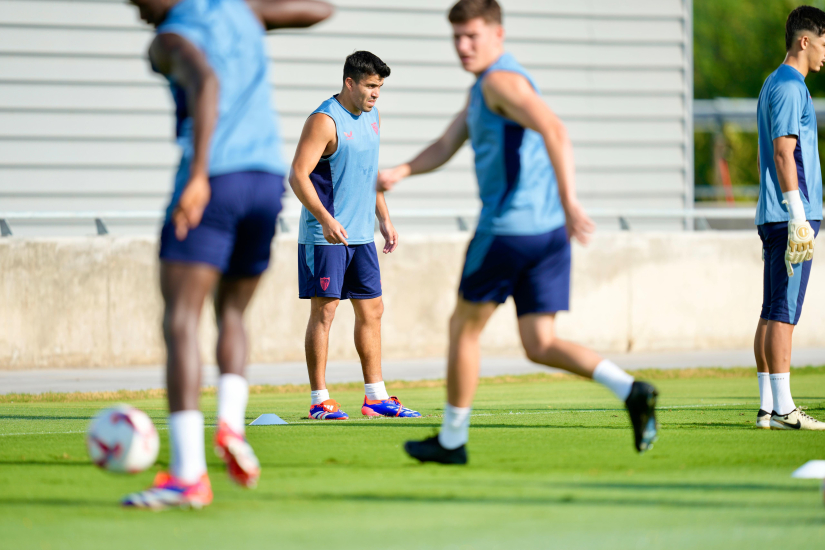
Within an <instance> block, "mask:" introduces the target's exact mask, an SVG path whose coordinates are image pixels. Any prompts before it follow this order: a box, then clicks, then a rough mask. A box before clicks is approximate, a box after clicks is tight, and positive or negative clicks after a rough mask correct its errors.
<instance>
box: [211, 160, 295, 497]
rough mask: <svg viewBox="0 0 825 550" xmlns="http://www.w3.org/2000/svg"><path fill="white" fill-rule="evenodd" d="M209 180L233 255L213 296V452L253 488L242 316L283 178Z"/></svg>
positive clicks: (268, 246)
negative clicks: (215, 391) (223, 215)
mask: <svg viewBox="0 0 825 550" xmlns="http://www.w3.org/2000/svg"><path fill="white" fill-rule="evenodd" d="M213 180H214V183H213V185H212V187H213V196H215V197H216V198H217V199H219V201H220V204H222V205H223V206H224V210H225V211H226V212H227V216H228V217H229V218H230V219H231V222H229V223H227V225H228V226H230V227H231V229H232V241H231V242H232V249H231V255H230V257H229V260H228V264H227V267H226V269H225V270H224V276H223V277H222V278H221V280H220V282H219V284H218V289H217V292H216V294H215V319H216V321H217V325H218V342H217V348H216V357H217V360H218V367H219V368H220V372H221V376H220V379H219V381H218V428H217V430H216V431H215V438H214V449H215V453H216V454H217V455H218V457H220V458H221V459H222V460H223V461H224V462H225V463H226V466H227V473H228V474H229V479H230V480H231V481H233V482H234V483H236V484H238V485H241V486H242V487H249V488H251V487H254V486H255V485H256V484H257V482H258V478H259V477H260V475H261V467H260V463H259V462H258V458H257V457H256V456H255V452H254V451H253V449H252V447H251V446H250V445H249V443H248V442H247V440H246V437H245V418H246V405H247V402H248V400H249V384H248V383H247V381H246V378H245V370H246V362H247V359H248V348H247V340H246V329H245V326H244V320H243V315H244V311H246V308H247V307H248V306H249V303H250V301H251V300H252V296H253V295H254V293H255V289H256V288H257V286H258V283H259V281H260V278H261V275H262V274H263V273H264V272H265V271H266V270H267V268H268V267H269V261H270V256H271V254H272V239H273V238H274V237H275V225H276V223H277V221H278V214H279V213H280V211H281V196H282V195H283V191H284V187H283V178H282V177H281V176H278V175H275V174H270V173H267V172H237V173H234V174H228V175H226V176H220V177H218V178H213ZM219 183H220V185H219Z"/></svg>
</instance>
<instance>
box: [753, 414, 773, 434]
mask: <svg viewBox="0 0 825 550" xmlns="http://www.w3.org/2000/svg"><path fill="white" fill-rule="evenodd" d="M756 427H757V428H761V429H763V430H770V429H771V413H769V412H768V411H766V410H764V409H759V412H757V413H756Z"/></svg>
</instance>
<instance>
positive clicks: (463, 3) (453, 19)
mask: <svg viewBox="0 0 825 550" xmlns="http://www.w3.org/2000/svg"><path fill="white" fill-rule="evenodd" d="M476 17H481V18H482V19H484V21H486V22H487V23H498V24H499V25H500V24H501V6H499V4H498V2H496V0H458V2H456V4H455V6H453V7H452V8H450V13H449V14H447V19H449V20H450V23H466V22H467V21H469V20H471V19H475V18H476Z"/></svg>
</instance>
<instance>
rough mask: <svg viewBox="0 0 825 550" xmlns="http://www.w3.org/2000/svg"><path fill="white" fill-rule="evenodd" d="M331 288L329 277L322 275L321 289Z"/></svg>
mask: <svg viewBox="0 0 825 550" xmlns="http://www.w3.org/2000/svg"><path fill="white" fill-rule="evenodd" d="M328 288H329V277H321V290H326V289H328Z"/></svg>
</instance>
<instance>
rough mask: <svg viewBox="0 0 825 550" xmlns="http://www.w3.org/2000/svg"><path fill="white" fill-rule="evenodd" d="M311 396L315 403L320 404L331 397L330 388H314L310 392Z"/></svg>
mask: <svg viewBox="0 0 825 550" xmlns="http://www.w3.org/2000/svg"><path fill="white" fill-rule="evenodd" d="M310 398H311V399H312V404H313V405H318V404H319V403H323V402H324V401H326V400H327V399H329V390H327V389H324V390H312V391H311V392H310Z"/></svg>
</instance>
